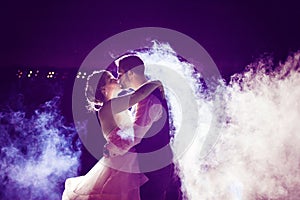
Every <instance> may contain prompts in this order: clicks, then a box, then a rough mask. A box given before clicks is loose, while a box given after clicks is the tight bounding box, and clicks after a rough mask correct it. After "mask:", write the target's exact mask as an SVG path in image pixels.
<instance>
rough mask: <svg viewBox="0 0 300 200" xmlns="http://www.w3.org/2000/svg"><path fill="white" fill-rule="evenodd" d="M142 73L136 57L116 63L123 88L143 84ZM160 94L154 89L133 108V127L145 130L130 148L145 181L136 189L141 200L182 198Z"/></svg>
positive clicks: (167, 115)
mask: <svg viewBox="0 0 300 200" xmlns="http://www.w3.org/2000/svg"><path fill="white" fill-rule="evenodd" d="M144 72H145V66H144V63H143V61H142V60H141V59H140V58H139V57H137V56H133V55H130V56H128V57H124V58H122V59H121V60H120V61H119V68H118V74H119V77H118V79H119V81H120V84H121V85H122V87H123V89H128V88H131V89H133V90H136V89H137V88H139V87H140V86H141V85H142V84H144V83H145V82H147V81H148V79H147V78H146V76H145V73H144ZM162 91H163V90H162V88H161V89H156V90H155V91H153V92H152V94H151V95H149V96H148V97H147V98H146V99H144V100H142V101H141V102H139V103H138V104H137V105H136V111H135V112H136V114H135V121H134V124H135V125H137V126H140V127H145V130H144V132H145V133H144V136H143V137H142V138H140V140H139V143H138V144H137V145H135V146H134V147H133V148H132V149H134V150H133V151H135V152H136V153H137V154H138V162H139V167H140V170H141V172H142V173H144V174H145V175H146V176H147V177H148V179H149V180H148V181H147V182H146V183H145V184H144V185H142V186H141V187H140V196H141V200H165V199H172V200H177V199H182V195H181V192H180V180H179V178H178V176H176V175H175V172H174V164H173V162H172V161H173V153H172V150H171V147H170V126H169V113H168V105H167V102H166V100H165V98H164V94H163V92H162Z"/></svg>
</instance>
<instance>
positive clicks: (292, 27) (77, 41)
mask: <svg viewBox="0 0 300 200" xmlns="http://www.w3.org/2000/svg"><path fill="white" fill-rule="evenodd" d="M102 2H103V1H88V2H86V1H63V2H62V1H56V2H52V1H47V2H45V1H37V2H32V1H30V2H27V1H19V2H13V3H4V5H1V7H2V8H1V12H0V18H1V62H0V66H1V67H10V66H34V67H41V66H50V67H63V68H69V67H72V68H73V67H75V68H79V66H80V64H81V62H82V61H83V59H84V58H85V57H86V56H87V54H88V53H89V52H90V51H91V50H92V49H93V48H94V47H95V46H96V45H98V44H99V43H100V42H102V41H103V40H105V39H107V38H108V37H111V36H113V35H114V34H117V33H120V32H122V31H125V30H128V29H132V28H137V27H145V26H156V27H164V28H169V29H173V30H176V31H179V32H182V33H184V34H186V35H188V36H190V37H192V38H193V39H195V40H196V41H198V42H199V43H200V44H201V45H202V46H203V47H204V48H205V49H206V50H207V51H208V53H209V54H210V55H211V56H212V58H213V59H214V60H215V62H216V64H217V66H218V67H219V68H220V70H221V73H222V74H223V75H224V76H229V75H231V74H232V73H234V72H236V71H240V70H241V69H242V68H243V67H244V66H246V65H247V64H249V63H250V62H251V61H253V60H254V59H255V58H257V57H258V56H259V55H261V54H262V53H264V52H271V53H274V55H275V57H276V58H277V59H284V58H285V57H286V55H287V54H288V53H289V52H290V51H295V50H298V49H300V37H299V35H300V26H299V24H300V23H299V21H300V12H299V10H298V8H299V7H298V6H297V3H296V1H295V2H292V1H269V2H268V1H264V2H263V1H262V2H260V1H257V2H252V1H249V2H247V3H245V2H236V3H234V2H230V3H228V2H227V3H222V2H221V1H220V2H219V1H210V2H205V3H201V2H198V1H194V2H181V3H174V1H157V2H154V1H126V2H117V1H104V3H102ZM7 4H8V5H7Z"/></svg>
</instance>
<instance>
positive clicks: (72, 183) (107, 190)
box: [62, 128, 148, 200]
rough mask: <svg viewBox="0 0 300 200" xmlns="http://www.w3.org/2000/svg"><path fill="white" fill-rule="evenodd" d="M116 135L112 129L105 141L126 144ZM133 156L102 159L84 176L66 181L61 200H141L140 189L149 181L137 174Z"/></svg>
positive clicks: (115, 130) (115, 131) (142, 175)
mask: <svg viewBox="0 0 300 200" xmlns="http://www.w3.org/2000/svg"><path fill="white" fill-rule="evenodd" d="M119 132H120V129H119V128H115V129H114V130H113V131H111V132H110V133H109V134H108V137H107V138H106V139H107V141H109V142H112V143H114V144H115V145H116V146H118V147H119V146H120V147H122V146H126V145H128V144H129V143H130V140H126V139H125V140H124V137H120V133H119ZM121 132H123V131H121ZM136 156H137V155H136V154H134V153H126V154H124V155H120V156H116V157H112V158H105V157H103V158H102V159H100V160H99V161H98V162H97V164H96V165H95V166H94V167H93V168H92V169H91V170H90V171H89V172H88V173H87V174H86V175H85V176H79V177H74V178H68V179H67V180H66V182H65V190H64V192H63V196H62V199H63V200H74V199H80V200H86V199H89V200H96V199H101V200H140V194H139V188H140V186H141V185H142V184H144V183H145V182H146V181H147V180H148V179H147V177H146V176H145V175H144V174H141V173H136V172H138V171H139V166H138V161H137V157H136ZM130 172H135V173H130Z"/></svg>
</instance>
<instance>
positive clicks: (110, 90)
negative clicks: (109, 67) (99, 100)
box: [103, 73, 121, 97]
mask: <svg viewBox="0 0 300 200" xmlns="http://www.w3.org/2000/svg"><path fill="white" fill-rule="evenodd" d="M103 88H104V89H105V92H107V95H108V96H110V97H115V96H117V94H118V93H119V92H120V91H121V85H120V84H119V83H118V80H117V79H116V78H115V77H114V76H113V75H112V74H111V73H107V75H106V78H105V85H104V86H103Z"/></svg>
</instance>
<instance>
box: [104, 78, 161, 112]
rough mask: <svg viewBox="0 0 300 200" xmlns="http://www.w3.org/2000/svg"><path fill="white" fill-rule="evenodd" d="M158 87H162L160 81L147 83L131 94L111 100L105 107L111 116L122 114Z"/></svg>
mask: <svg viewBox="0 0 300 200" xmlns="http://www.w3.org/2000/svg"><path fill="white" fill-rule="evenodd" d="M160 86H162V84H161V82H160V81H150V82H147V83H145V84H144V85H142V86H141V87H140V88H138V89H137V90H136V91H135V92H133V93H131V94H128V95H124V96H119V97H116V98H113V99H111V100H110V101H108V102H107V103H106V105H105V107H108V108H110V109H111V111H112V114H116V113H119V112H122V111H124V110H127V109H128V108H130V107H132V106H133V105H134V104H136V103H138V102H139V101H141V100H143V99H145V98H146V97H147V96H149V95H150V94H151V93H152V92H153V91H154V90H155V89H156V88H158V87H160Z"/></svg>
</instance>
